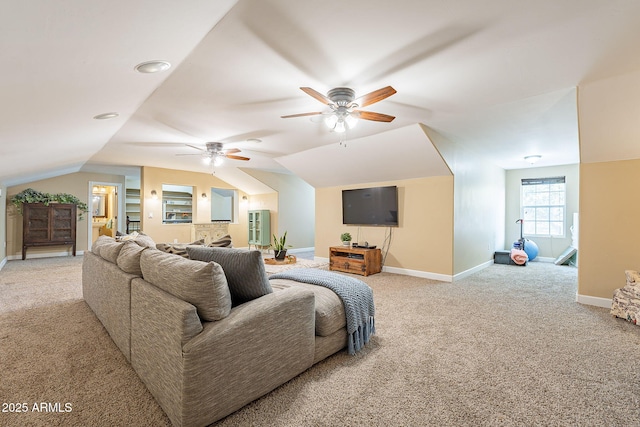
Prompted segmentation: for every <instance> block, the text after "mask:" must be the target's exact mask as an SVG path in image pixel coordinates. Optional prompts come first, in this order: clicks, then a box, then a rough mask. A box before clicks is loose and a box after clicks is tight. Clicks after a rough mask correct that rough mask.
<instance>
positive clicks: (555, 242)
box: [504, 164, 580, 258]
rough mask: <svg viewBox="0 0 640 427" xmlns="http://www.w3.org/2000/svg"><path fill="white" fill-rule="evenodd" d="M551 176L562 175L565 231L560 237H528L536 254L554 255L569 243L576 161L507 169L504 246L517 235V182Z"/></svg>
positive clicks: (576, 189)
mask: <svg viewBox="0 0 640 427" xmlns="http://www.w3.org/2000/svg"><path fill="white" fill-rule="evenodd" d="M554 176H564V177H566V220H565V225H566V230H565V231H566V233H565V236H564V237H553V238H551V237H535V238H533V237H532V238H531V240H533V241H534V242H535V243H536V245H538V249H540V252H539V254H538V255H539V256H540V257H549V258H557V257H558V255H560V254H561V253H562V252H563V251H564V250H565V249H566V248H567V247H568V246H569V245H571V231H570V229H569V227H571V226H572V225H573V214H574V213H577V212H578V209H579V205H578V200H579V198H580V197H579V196H580V165H578V164H575V165H564V166H553V167H545V168H529V169H514V170H509V171H507V186H506V202H507V218H506V235H505V242H504V247H505V249H510V248H511V246H512V245H513V242H514V241H515V240H518V239H519V238H520V224H516V220H517V219H518V218H520V217H521V215H522V213H521V211H520V184H521V180H522V179H526V178H549V177H554Z"/></svg>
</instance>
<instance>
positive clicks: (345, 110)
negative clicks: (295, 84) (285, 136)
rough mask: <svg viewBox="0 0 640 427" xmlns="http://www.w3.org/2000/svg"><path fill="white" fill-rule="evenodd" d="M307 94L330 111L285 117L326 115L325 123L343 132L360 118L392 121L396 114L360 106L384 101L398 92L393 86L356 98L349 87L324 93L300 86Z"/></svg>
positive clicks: (284, 117) (351, 127) (332, 128)
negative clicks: (364, 108)
mask: <svg viewBox="0 0 640 427" xmlns="http://www.w3.org/2000/svg"><path fill="white" fill-rule="evenodd" d="M300 89H301V90H302V91H303V92H305V93H306V94H307V95H309V96H311V97H313V98H315V99H316V100H318V101H320V102H322V103H323V104H325V105H328V106H329V107H330V108H331V111H329V112H322V111H314V112H310V113H300V114H291V115H287V116H281V117H282V118H283V119H288V118H291V117H304V116H317V115H325V116H326V117H325V119H324V120H325V124H326V125H327V126H328V127H329V129H331V130H333V131H335V132H339V133H342V132H344V131H345V130H347V129H353V127H354V126H355V125H356V124H357V122H358V119H362V120H371V121H374V122H387V123H388V122H391V121H392V120H393V119H395V117H394V116H389V115H387V114H382V113H374V112H373V111H364V110H360V109H359V108H362V107H366V106H368V105H371V104H374V103H376V102H379V101H382V100H383V99H386V98H388V97H390V96H391V95H393V94H395V93H396V90H395V89H394V88H392V87H391V86H387V87H383V88H382V89H378V90H375V91H373V92H370V93H368V94H366V95H363V96H361V97H358V98H356V97H355V91H354V90H353V89H351V88H348V87H337V88H334V89H331V90H330V91H329V92H327V95H326V96H325V95H323V94H321V93H320V92H318V91H316V90H314V89H312V88H310V87H301V88H300Z"/></svg>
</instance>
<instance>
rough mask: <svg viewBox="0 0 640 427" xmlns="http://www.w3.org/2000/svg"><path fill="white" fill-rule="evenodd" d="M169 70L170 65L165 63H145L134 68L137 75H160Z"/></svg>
mask: <svg viewBox="0 0 640 427" xmlns="http://www.w3.org/2000/svg"><path fill="white" fill-rule="evenodd" d="M169 68H171V63H169V62H167V61H147V62H143V63H141V64H138V65H136V66H135V68H134V69H135V70H136V71H137V72H139V73H145V74H149V73H160V72H162V71H167V70H168V69H169Z"/></svg>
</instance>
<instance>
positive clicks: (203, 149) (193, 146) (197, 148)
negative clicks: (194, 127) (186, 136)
mask: <svg viewBox="0 0 640 427" xmlns="http://www.w3.org/2000/svg"><path fill="white" fill-rule="evenodd" d="M184 145H186V146H187V147H191V148H195V149H196V150H200V151H207V149H206V148H202V147H198V146H197V145H191V144H184Z"/></svg>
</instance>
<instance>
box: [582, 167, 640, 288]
mask: <svg viewBox="0 0 640 427" xmlns="http://www.w3.org/2000/svg"><path fill="white" fill-rule="evenodd" d="M639 183H640V160H626V161H618V162H603V163H587V164H582V165H581V166H580V242H579V248H578V251H579V254H580V262H579V269H578V294H579V295H585V296H593V297H600V298H608V299H610V298H611V297H612V295H613V291H614V289H616V288H620V287H623V286H624V285H625V275H624V271H625V270H640V260H639V259H640V258H639V256H638V250H637V249H636V245H635V242H638V241H639V240H640V226H639V224H638V218H639V214H638V213H639V212H640V197H637V195H636V194H635V189H636V188H637V187H638V184H639Z"/></svg>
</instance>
